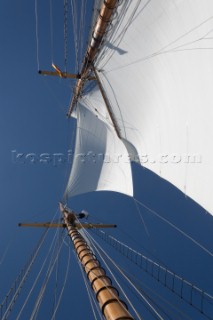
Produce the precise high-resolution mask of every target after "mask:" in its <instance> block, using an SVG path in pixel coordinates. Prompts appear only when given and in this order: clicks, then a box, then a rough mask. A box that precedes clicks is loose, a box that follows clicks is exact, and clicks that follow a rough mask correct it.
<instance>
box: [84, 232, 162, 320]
mask: <svg viewBox="0 0 213 320" xmlns="http://www.w3.org/2000/svg"><path fill="white" fill-rule="evenodd" d="M82 232H83V233H84V235H85V237H86V238H87V239H89V240H90V243H91V245H92V246H93V247H94V248H95V250H96V252H97V253H98V254H99V256H100V258H101V260H102V261H103V262H104V264H105V266H106V268H107V270H108V271H109V273H110V274H111V276H112V277H113V279H114V281H115V283H116V284H117V286H118V287H119V289H120V290H121V292H122V293H123V295H124V296H125V298H126V300H127V301H128V303H129V305H131V307H132V309H133V310H134V312H135V314H136V316H137V317H138V319H139V320H142V319H141V317H140V315H139V313H138V312H137V310H136V309H135V307H134V306H133V304H132V302H131V301H130V300H129V298H128V296H127V294H126V293H125V291H124V289H123V288H122V287H121V285H120V283H119V282H118V281H117V279H116V277H115V276H114V274H113V272H112V270H111V269H110V268H109V266H108V264H107V263H106V261H105V259H104V258H103V255H102V254H101V252H100V250H101V251H102V252H104V251H103V249H102V248H101V247H100V246H99V244H98V243H97V242H96V241H95V240H94V238H93V237H92V236H91V235H90V234H89V232H88V231H86V230H84V229H83V230H82ZM98 248H99V249H100V250H99V249H98ZM106 256H107V254H106ZM162 320H163V319H162Z"/></svg>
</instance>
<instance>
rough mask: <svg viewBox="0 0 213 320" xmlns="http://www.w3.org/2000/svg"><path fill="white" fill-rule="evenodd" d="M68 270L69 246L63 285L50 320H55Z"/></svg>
mask: <svg viewBox="0 0 213 320" xmlns="http://www.w3.org/2000/svg"><path fill="white" fill-rule="evenodd" d="M69 269H70V246H69V247H68V257H67V268H66V272H65V277H64V283H63V286H62V288H61V292H60V295H59V298H58V302H57V305H56V307H55V310H54V313H53V315H52V318H51V320H54V319H55V315H56V312H57V311H58V308H59V305H60V303H61V299H62V296H63V293H64V289H65V287H66V283H67V278H68V273H69Z"/></svg>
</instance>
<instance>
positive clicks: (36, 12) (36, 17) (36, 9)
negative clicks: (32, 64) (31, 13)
mask: <svg viewBox="0 0 213 320" xmlns="http://www.w3.org/2000/svg"><path fill="white" fill-rule="evenodd" d="M35 31H36V57H37V68H38V71H39V70H40V65H39V35H38V0H35Z"/></svg>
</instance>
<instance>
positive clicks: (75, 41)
mask: <svg viewBox="0 0 213 320" xmlns="http://www.w3.org/2000/svg"><path fill="white" fill-rule="evenodd" d="M74 4H75V0H71V13H72V25H73V41H74V46H75V72H76V73H77V72H78V50H77V22H76V19H77V15H76V11H75V7H76V6H75V5H74Z"/></svg>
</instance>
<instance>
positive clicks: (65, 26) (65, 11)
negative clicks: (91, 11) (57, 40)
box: [64, 0, 68, 72]
mask: <svg viewBox="0 0 213 320" xmlns="http://www.w3.org/2000/svg"><path fill="white" fill-rule="evenodd" d="M67 17H68V1H67V0H64V68H65V72H67V29H68V28H67Z"/></svg>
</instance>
